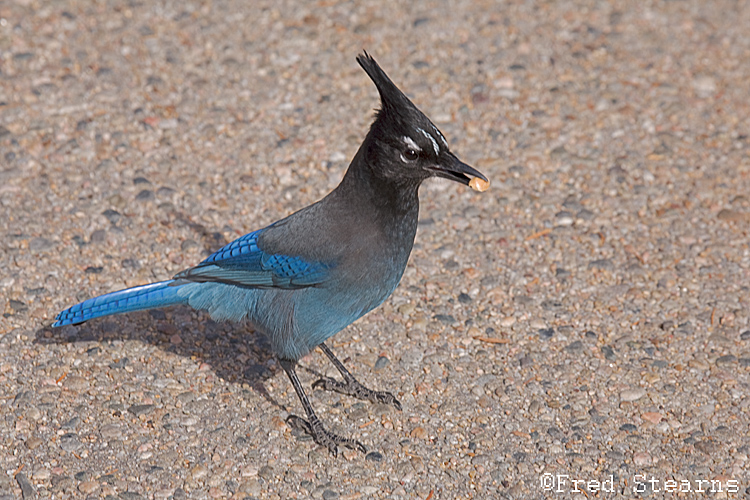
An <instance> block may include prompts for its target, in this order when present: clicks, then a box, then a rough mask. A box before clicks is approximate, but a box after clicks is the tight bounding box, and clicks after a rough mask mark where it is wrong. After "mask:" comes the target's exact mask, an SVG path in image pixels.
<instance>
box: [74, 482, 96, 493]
mask: <svg viewBox="0 0 750 500" xmlns="http://www.w3.org/2000/svg"><path fill="white" fill-rule="evenodd" d="M98 490H99V483H98V482H97V481H83V482H82V483H80V484H79V485H78V491H80V492H81V493H83V494H86V495H91V494H93V493H95V492H96V491H98Z"/></svg>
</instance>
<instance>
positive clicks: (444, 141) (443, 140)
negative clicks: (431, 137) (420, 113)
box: [430, 124, 448, 148]
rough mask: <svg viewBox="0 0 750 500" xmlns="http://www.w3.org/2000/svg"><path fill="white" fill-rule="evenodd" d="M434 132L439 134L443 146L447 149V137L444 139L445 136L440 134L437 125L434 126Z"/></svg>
mask: <svg viewBox="0 0 750 500" xmlns="http://www.w3.org/2000/svg"><path fill="white" fill-rule="evenodd" d="M430 125H432V124H430ZM432 130H434V131H435V133H436V134H437V136H438V137H439V138H440V142H442V143H443V146H445V147H446V148H447V147H448V141H446V140H445V137H443V134H441V133H440V131H439V130H438V128H437V127H436V126H435V125H432Z"/></svg>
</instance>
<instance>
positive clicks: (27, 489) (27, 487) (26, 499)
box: [16, 472, 36, 500]
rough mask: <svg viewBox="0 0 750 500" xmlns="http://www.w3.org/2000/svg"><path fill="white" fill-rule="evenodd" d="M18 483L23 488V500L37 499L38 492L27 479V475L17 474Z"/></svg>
mask: <svg viewBox="0 0 750 500" xmlns="http://www.w3.org/2000/svg"><path fill="white" fill-rule="evenodd" d="M16 482H17V483H18V487H19V488H21V497H22V498H23V500H31V499H33V498H36V490H35V489H34V486H33V485H32V484H31V481H29V479H28V478H27V477H26V474H24V473H23V472H19V473H17V474H16Z"/></svg>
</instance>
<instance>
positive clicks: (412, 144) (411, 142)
mask: <svg viewBox="0 0 750 500" xmlns="http://www.w3.org/2000/svg"><path fill="white" fill-rule="evenodd" d="M401 140H402V141H404V143H405V144H406V145H407V146H409V147H410V148H411V149H413V150H414V151H422V148H420V147H419V146H417V143H416V142H414V139H412V138H411V137H408V136H406V135H404V136H402V137H401Z"/></svg>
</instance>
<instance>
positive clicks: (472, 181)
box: [429, 153, 490, 191]
mask: <svg viewBox="0 0 750 500" xmlns="http://www.w3.org/2000/svg"><path fill="white" fill-rule="evenodd" d="M440 160H441V161H440V163H439V164H437V165H433V166H431V167H430V168H429V170H430V172H432V173H433V174H434V175H435V176H437V177H445V178H446V179H450V180H452V181H456V182H460V183H461V184H465V185H467V186H471V188H472V189H474V190H476V191H484V190H485V189H487V188H488V187H489V185H490V181H489V179H487V177H485V176H484V174H483V173H482V172H480V171H479V170H477V169H475V168H474V167H472V166H471V165H467V164H466V163H464V162H462V161H461V160H459V159H458V158H457V157H456V155H454V154H453V153H448V154H446V155H445V156H443V157H441V158H440Z"/></svg>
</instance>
